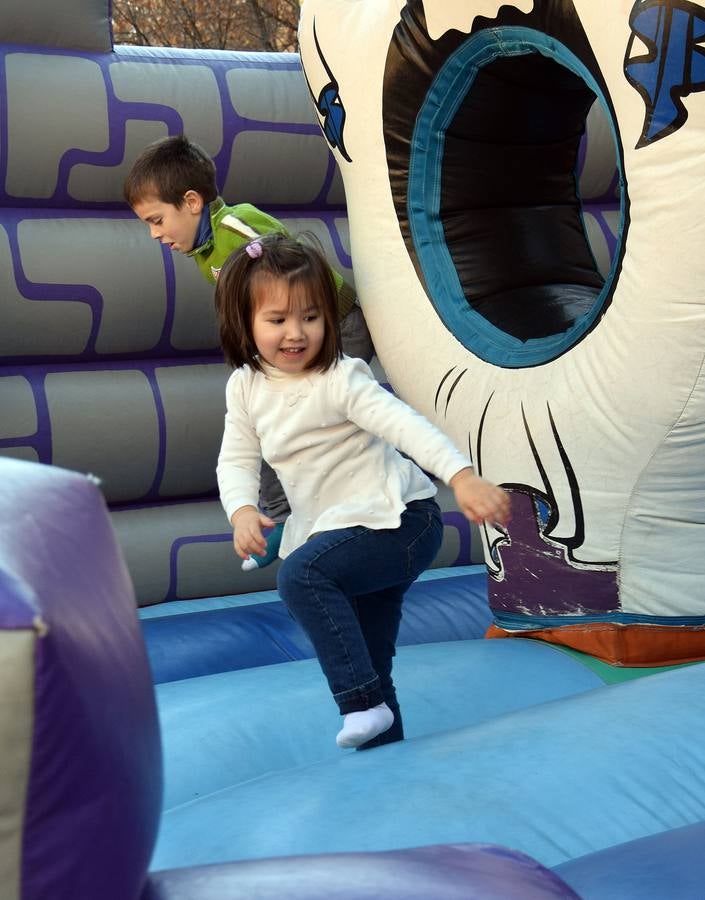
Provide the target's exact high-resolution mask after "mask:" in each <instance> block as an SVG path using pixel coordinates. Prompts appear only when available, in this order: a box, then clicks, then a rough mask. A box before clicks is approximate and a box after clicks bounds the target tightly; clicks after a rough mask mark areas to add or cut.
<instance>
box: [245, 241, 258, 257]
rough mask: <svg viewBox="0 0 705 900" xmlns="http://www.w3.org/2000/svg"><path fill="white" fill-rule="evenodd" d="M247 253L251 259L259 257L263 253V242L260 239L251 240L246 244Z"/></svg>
mask: <svg viewBox="0 0 705 900" xmlns="http://www.w3.org/2000/svg"><path fill="white" fill-rule="evenodd" d="M245 253H247V255H248V256H249V257H250V259H258V258H259V257H260V256H261V255H262V244H261V243H260V242H259V241H250V243H249V244H245Z"/></svg>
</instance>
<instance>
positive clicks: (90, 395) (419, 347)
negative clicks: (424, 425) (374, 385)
mask: <svg viewBox="0 0 705 900" xmlns="http://www.w3.org/2000/svg"><path fill="white" fill-rule="evenodd" d="M300 45H301V59H299V56H298V55H292V54H264V53H230V52H219V51H195V50H175V49H160V48H152V47H150V48H137V47H124V46H123V47H119V46H113V44H112V39H111V32H110V8H109V3H108V2H107V0H62V2H60V3H46V2H41V0H3V3H2V7H1V8H0V355H1V359H0V685H1V686H2V688H1V693H0V758H1V759H2V782H1V783H0V885H1V888H0V893H2V898H3V900H47V898H51V900H176V898H186V897H188V898H189V900H214V898H242V900H245V898H246V900H252V898H255V897H257V898H275V897H276V898H293V900H296V898H301V900H303V898H326V900H328V898H341V900H343V898H347V900H353V898H355V900H360V898H405V900H408V898H424V900H429V898H433V900H450V898H461V897H462V898H465V900H467V898H482V900H492V898H517V900H534V898H536V900H540V898H558V897H560V898H576V897H581V898H583V900H636V898H639V900H696V898H702V897H703V884H705V854H703V849H702V848H703V844H704V842H705V745H704V743H703V741H702V739H701V734H702V725H703V721H704V720H705V666H703V665H702V662H703V660H705V383H704V382H703V374H702V370H703V362H704V361H705V262H704V260H705V255H704V254H703V238H704V237H705V225H704V224H703V223H702V205H703V203H702V200H703V185H705V154H703V141H704V140H705V49H704V47H705V6H701V5H700V4H699V3H695V2H689V0H641V2H639V0H636V2H634V0H516V2H507V3H502V2H500V0H408V2H404V0H305V3H304V5H303V8H302V17H301V24H300ZM302 64H303V66H302ZM181 132H185V133H186V134H188V135H189V136H190V137H191V138H192V139H194V140H196V141H198V142H199V143H200V144H201V145H202V146H203V147H204V148H205V149H206V150H207V151H208V152H209V153H210V154H212V156H213V158H214V160H215V163H216V167H217V171H218V177H219V185H220V189H221V193H222V195H223V196H224V197H225V199H226V200H227V201H229V202H238V201H250V202H252V203H254V204H256V205H258V206H260V207H262V208H264V209H266V210H267V211H268V212H271V213H273V214H275V215H276V216H278V217H279V218H281V219H282V220H283V221H284V222H285V224H286V225H287V226H288V227H289V228H290V229H291V230H292V231H298V230H303V229H308V230H313V231H314V232H316V233H317V234H318V236H319V237H320V239H321V240H322V242H323V245H324V248H325V250H326V253H327V254H328V256H329V257H330V259H331V262H333V263H334V265H335V266H336V267H337V268H339V269H340V270H341V271H343V272H344V273H345V275H346V277H347V278H349V279H350V280H351V281H354V283H355V286H356V290H357V292H358V295H359V298H360V302H361V305H362V307H363V310H364V314H365V317H366V319H367V321H368V324H369V326H370V330H371V332H372V336H373V339H374V342H375V346H376V350H377V359H376V360H375V362H374V366H375V369H374V371H375V374H376V375H377V377H378V378H379V379H380V380H381V381H383V382H384V383H386V384H388V385H389V386H390V388H391V389H393V390H394V391H395V392H397V393H398V394H399V395H400V396H401V397H403V398H404V399H405V400H407V401H408V402H409V403H411V404H412V405H413V406H415V407H417V408H418V409H419V410H420V411H421V412H423V413H424V414H425V415H426V416H427V417H429V418H430V419H432V420H433V421H435V422H436V423H437V424H438V425H439V426H440V427H442V428H443V429H445V430H446V432H447V433H448V434H449V435H450V436H451V437H452V438H453V439H454V441H455V442H456V443H457V444H458V446H459V447H460V448H462V449H464V450H467V451H468V452H469V453H470V455H471V457H472V459H473V462H474V465H475V467H476V469H477V471H478V472H479V473H481V474H483V475H486V476H487V477H488V478H490V479H492V480H493V481H496V482H498V483H500V484H502V485H504V487H505V488H506V489H507V490H508V491H509V492H510V493H511V496H512V504H513V519H512V521H511V523H510V524H509V525H508V527H507V528H506V529H504V528H497V529H493V528H483V529H482V530H478V529H476V528H475V527H472V528H471V527H470V526H468V525H467V523H466V522H465V520H464V519H462V517H461V516H460V515H459V514H458V512H457V510H455V509H454V508H453V505H452V496H451V494H450V493H449V492H448V491H447V490H445V489H441V491H440V494H439V496H440V499H441V503H442V506H443V508H444V522H445V538H444V544H443V547H442V549H441V552H440V554H439V557H438V559H437V560H436V563H435V568H433V569H431V570H430V571H429V572H427V573H426V574H425V575H424V576H423V577H422V578H421V579H420V580H419V581H418V582H417V583H416V584H415V585H414V586H413V587H412V589H411V590H410V591H409V594H408V597H407V601H406V603H405V611H404V618H403V622H402V630H401V635H400V642H399V643H400V646H399V648H398V653H397V658H396V661H395V680H396V683H397V687H398V691H399V695H400V700H401V704H402V708H403V711H404V717H405V726H406V740H404V741H402V742H398V743H395V744H389V745H387V746H384V747H380V748H377V749H375V750H373V751H372V752H365V753H357V752H355V751H341V750H339V749H338V748H337V747H336V745H335V740H334V737H335V733H336V731H337V729H338V727H339V720H338V716H337V710H336V709H335V707H334V705H333V704H332V703H331V700H330V698H329V696H328V693H327V691H326V690H325V685H324V682H323V679H322V676H321V673H320V671H319V669H318V666H317V662H316V660H315V659H313V658H312V657H313V653H312V649H311V647H310V645H309V643H308V641H307V640H306V638H305V636H304V635H303V634H302V633H301V632H300V631H299V630H298V628H297V626H296V625H295V624H294V622H293V621H292V620H291V619H290V617H289V616H288V614H287V613H286V611H285V610H284V609H283V607H282V604H281V602H280V600H279V599H278V596H277V594H276V590H275V586H276V570H277V564H275V565H273V566H270V567H267V568H264V569H261V570H257V571H255V572H248V573H244V572H242V571H241V570H240V567H239V560H237V559H236V558H235V556H234V555H233V553H232V548H231V535H230V532H229V529H228V525H227V522H226V520H225V517H224V515H223V512H222V509H221V507H220V504H219V502H218V498H217V492H216V484H215V474H214V469H215V460H216V457H217V453H218V447H219V442H220V436H221V430H222V423H223V412H224V390H223V389H224V384H225V380H226V378H227V375H228V371H227V369H226V367H225V366H224V364H223V362H222V358H221V356H220V354H219V350H218V346H217V340H216V333H215V327H214V316H213V303H212V289H211V288H210V287H209V286H208V285H207V284H206V283H205V281H203V282H202V281H201V280H200V276H199V274H198V272H197V270H196V267H195V266H194V265H193V262H192V261H191V260H189V259H187V258H185V257H182V256H179V255H178V254H175V255H172V254H171V253H170V252H169V250H168V248H167V247H164V246H161V245H160V244H158V243H156V242H154V241H150V240H149V236H148V233H147V230H146V229H145V227H144V225H143V224H142V223H140V222H139V221H138V220H137V219H136V218H135V216H134V215H133V214H132V212H131V211H130V210H129V209H127V207H126V206H125V204H124V202H123V200H122V183H123V180H124V177H125V175H126V173H127V171H128V170H129V168H130V166H131V163H132V162H133V160H134V159H135V157H136V156H137V155H138V153H139V152H140V151H141V150H142V149H143V147H144V146H145V145H146V144H148V143H150V142H151V141H153V140H155V139H157V138H160V137H162V136H166V135H167V134H178V133H181ZM699 191H700V193H698V192H699Z"/></svg>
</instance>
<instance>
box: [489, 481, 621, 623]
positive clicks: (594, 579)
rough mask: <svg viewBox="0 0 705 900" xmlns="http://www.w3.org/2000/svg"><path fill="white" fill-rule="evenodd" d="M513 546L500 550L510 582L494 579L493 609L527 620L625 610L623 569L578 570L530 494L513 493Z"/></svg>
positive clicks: (491, 580) (500, 547) (502, 546)
mask: <svg viewBox="0 0 705 900" xmlns="http://www.w3.org/2000/svg"><path fill="white" fill-rule="evenodd" d="M509 538H510V543H508V544H503V545H501V546H499V548H498V553H499V556H500V557H501V560H502V564H503V567H504V573H505V574H504V579H503V580H502V581H495V580H494V579H490V585H489V600H490V607H491V608H492V609H493V610H495V611H498V612H499V611H501V612H508V613H517V614H519V615H527V616H568V615H570V616H580V615H586V616H587V615H602V614H605V613H610V612H617V611H619V608H620V607H619V592H618V589H617V571H616V567H615V566H614V564H613V563H605V565H609V566H610V569H609V570H607V571H605V570H602V569H593V570H590V569H586V568H584V567H581V568H579V569H578V568H576V567H575V566H573V565H571V563H570V561H569V560H568V558H567V551H566V549H565V548H564V547H563V546H562V545H560V544H555V543H553V542H551V541H550V540H549V539H548V538H546V537H544V536H543V533H542V529H541V527H540V520H539V516H538V513H537V509H536V504H535V503H534V500H533V498H532V497H531V495H530V494H528V493H525V492H519V491H516V490H515V491H512V521H511V524H510V526H509Z"/></svg>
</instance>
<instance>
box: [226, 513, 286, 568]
mask: <svg viewBox="0 0 705 900" xmlns="http://www.w3.org/2000/svg"><path fill="white" fill-rule="evenodd" d="M230 522H231V524H232V526H233V547H234V548H235V552H236V553H237V555H238V556H239V557H240V558H241V559H249V558H250V556H251V555H252V554H254V555H255V556H264V555H265V554H266V552H267V540H266V538H265V537H264V535H263V534H262V529H263V528H273V527H274V525H275V522H274V521H273V520H272V519H270V518H269V517H268V516H265V515H262V513H261V512H260V511H259V510H258V509H256V508H255V507H254V506H241V507H240V509H238V510H236V511H235V512H234V513H233V514H232V516H231V518H230Z"/></svg>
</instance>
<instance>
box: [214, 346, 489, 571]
mask: <svg viewBox="0 0 705 900" xmlns="http://www.w3.org/2000/svg"><path fill="white" fill-rule="evenodd" d="M226 400H227V413H226V416H225V433H224V435H223V443H222V447H221V450H220V455H219V457H218V469H217V473H218V485H219V488H220V497H221V501H222V503H223V507H224V508H225V512H226V514H227V516H228V520H230V517H231V516H232V514H233V513H234V512H235V511H236V510H237V509H239V508H240V507H241V506H248V505H250V506H257V499H258V492H259V470H260V460H261V459H262V458H264V459H265V460H267V462H268V463H269V464H270V465H271V466H272V468H273V469H274V470H275V472H276V473H277V475H278V477H279V480H280V481H281V483H282V487H283V488H284V491H285V493H286V496H287V499H288V500H289V505H290V506H291V516H290V517H289V518H288V519H287V521H286V524H285V526H284V533H283V536H282V542H281V549H280V554H279V555H280V556H281V557H282V558H284V557H286V556H287V555H288V554H289V553H291V552H292V551H293V550H295V549H296V548H297V547H299V546H300V545H301V544H303V543H304V542H305V541H306V540H307V538H308V537H310V535H311V534H314V533H316V532H319V531H331V530H333V529H337V528H347V527H349V526H352V525H365V526H367V527H368V528H373V529H380V528H396V527H398V525H399V523H400V516H401V513H402V512H403V511H404V509H405V507H406V504H407V503H409V502H410V501H412V500H420V499H422V498H424V497H432V496H433V495H434V494H435V493H436V488H435V486H434V485H433V483H432V482H431V481H430V480H429V479H428V478H427V476H426V475H425V474H424V473H423V472H422V471H421V469H420V468H419V466H417V465H415V464H414V463H413V462H412V461H411V460H408V459H405V458H404V457H403V456H402V455H401V454H400V453H398V452H397V450H396V449H395V447H398V448H399V450H402V451H403V452H404V453H406V454H408V455H409V456H413V458H414V459H415V460H416V461H417V462H418V463H419V465H420V466H422V467H423V468H424V469H425V470H427V471H429V472H432V473H433V474H435V475H437V476H438V477H439V478H440V479H441V480H442V481H444V482H446V483H448V482H449V481H450V479H451V478H452V477H453V476H454V475H455V474H456V473H457V472H459V471H460V470H461V469H463V468H465V467H466V466H470V465H471V462H470V460H469V459H468V458H467V457H466V456H464V455H463V454H462V453H460V452H458V450H457V449H456V448H455V446H454V445H453V444H452V443H451V441H450V440H449V439H448V438H447V437H446V436H445V435H444V434H443V433H442V432H441V431H439V430H438V429H437V428H436V427H435V426H434V425H432V424H431V423H430V422H429V421H428V420H427V419H425V418H424V417H423V416H421V415H420V414H419V413H417V412H415V411H414V410H413V409H411V407H409V406H407V405H406V404H405V403H403V402H402V401H401V400H399V399H398V398H396V397H394V396H392V395H391V394H390V393H388V392H387V391H386V390H385V389H384V388H383V387H381V385H380V384H379V383H378V382H377V381H376V379H375V377H374V375H373V374H372V372H371V370H370V368H369V366H368V365H367V364H366V363H365V362H363V361H362V360H360V359H351V358H350V357H347V356H344V357H343V358H342V359H341V360H340V362H338V364H337V365H335V366H334V367H333V368H331V369H329V370H328V371H327V372H323V373H321V372H307V373H304V374H302V375H300V376H295V377H292V376H290V375H286V374H283V373H282V372H280V371H278V370H277V369H273V368H271V367H267V370H266V374H263V373H261V372H256V371H254V370H253V369H250V368H249V367H248V366H246V367H244V368H242V369H236V370H235V371H234V372H233V374H232V375H231V376H230V379H229V380H228V383H227V387H226Z"/></svg>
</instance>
